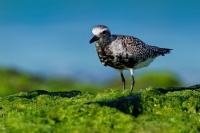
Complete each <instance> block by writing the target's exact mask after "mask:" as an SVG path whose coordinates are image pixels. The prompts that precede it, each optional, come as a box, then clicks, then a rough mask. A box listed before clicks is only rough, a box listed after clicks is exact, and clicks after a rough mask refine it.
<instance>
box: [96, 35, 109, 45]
mask: <svg viewBox="0 0 200 133" xmlns="http://www.w3.org/2000/svg"><path fill="white" fill-rule="evenodd" d="M111 42H112V36H111V37H108V38H100V39H99V40H98V41H96V47H105V46H106V45H109V44H111Z"/></svg>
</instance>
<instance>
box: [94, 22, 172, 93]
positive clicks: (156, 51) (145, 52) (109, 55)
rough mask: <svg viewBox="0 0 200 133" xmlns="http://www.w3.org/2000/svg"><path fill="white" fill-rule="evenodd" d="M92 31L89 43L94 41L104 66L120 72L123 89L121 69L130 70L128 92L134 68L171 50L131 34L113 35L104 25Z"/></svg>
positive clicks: (146, 63) (123, 80)
mask: <svg viewBox="0 0 200 133" xmlns="http://www.w3.org/2000/svg"><path fill="white" fill-rule="evenodd" d="M92 33H93V35H94V36H93V38H92V39H91V40H90V44H91V43H93V42H95V44H96V51H97V54H98V56H99V59H100V61H101V63H102V64H103V65H104V66H110V67H113V68H115V69H117V70H118V71H119V72H120V75H121V80H122V85H123V90H125V78H124V75H123V70H128V71H129V72H130V74H131V77H132V82H131V88H130V92H132V90H133V87H134V84H135V80H134V73H133V72H134V69H139V68H142V67H147V66H148V65H149V64H150V63H151V62H152V61H153V60H154V59H155V58H156V57H158V56H160V55H162V56H164V55H165V54H168V53H170V50H172V49H168V48H159V47H156V46H150V45H147V44H145V43H144V42H143V41H141V40H140V39H138V38H136V37H133V36H126V35H113V34H111V32H110V30H109V28H108V27H106V26H104V25H98V26H95V27H94V28H93V29H92Z"/></svg>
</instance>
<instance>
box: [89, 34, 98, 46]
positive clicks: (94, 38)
mask: <svg viewBox="0 0 200 133" xmlns="http://www.w3.org/2000/svg"><path fill="white" fill-rule="evenodd" d="M97 40H99V37H98V36H95V35H94V36H93V38H92V39H91V40H90V44H91V43H93V42H95V41H97Z"/></svg>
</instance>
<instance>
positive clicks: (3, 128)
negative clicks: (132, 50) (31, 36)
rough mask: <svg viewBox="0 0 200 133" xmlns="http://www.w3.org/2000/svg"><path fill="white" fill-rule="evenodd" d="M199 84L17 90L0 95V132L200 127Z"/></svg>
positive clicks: (102, 131) (151, 132) (195, 129)
mask: <svg viewBox="0 0 200 133" xmlns="http://www.w3.org/2000/svg"><path fill="white" fill-rule="evenodd" d="M199 89H200V87H199V86H196V87H194V86H193V87H186V88H174V89H173V88H152V87H149V88H147V89H146V90H142V91H140V92H137V93H133V94H130V93H129V92H128V91H124V92H121V91H119V90H115V89H108V90H106V91H104V92H99V93H97V94H91V93H87V92H85V93H81V92H79V91H71V92H47V91H42V90H40V91H32V92H21V93H18V94H15V95H10V96H6V97H2V98H0V132H24V133H34V132H41V133H43V132H44V133H46V132H60V133H62V132H75V133H79V132H80V133H84V132H85V133H86V132H87V133H88V132H91V133H92V132H97V133H106V132H109V133H112V132H113V133H114V132H125V133H127V132H131V133H132V132H133V133H138V132H139V133H140V132H142V133H143V132H145V133H146V132H149V133H154V132H162V133H163V132H174V133H175V132H176V133H177V132H199V131H200V92H199ZM136 96H137V97H138V98H139V100H135V99H134V98H135V97H136ZM108 103H109V104H108ZM138 104H139V105H140V110H139V114H138V115H137V117H135V116H134V111H133V110H134V109H135V108H137V105H138ZM119 105H120V106H119ZM122 108H125V110H123V109H122Z"/></svg>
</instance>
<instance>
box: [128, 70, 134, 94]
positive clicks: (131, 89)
mask: <svg viewBox="0 0 200 133" xmlns="http://www.w3.org/2000/svg"><path fill="white" fill-rule="evenodd" d="M129 71H130V73H131V77H132V82H131V88H130V92H132V91H133V87H134V84H135V80H134V75H133V69H132V68H131V69H130V70H129Z"/></svg>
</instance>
